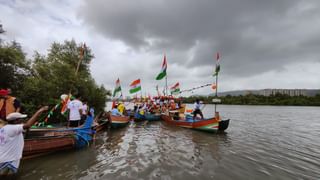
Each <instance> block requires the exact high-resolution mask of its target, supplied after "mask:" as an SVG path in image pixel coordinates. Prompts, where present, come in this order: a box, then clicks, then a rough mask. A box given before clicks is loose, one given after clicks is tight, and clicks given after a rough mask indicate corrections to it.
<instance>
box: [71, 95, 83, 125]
mask: <svg viewBox="0 0 320 180" xmlns="http://www.w3.org/2000/svg"><path fill="white" fill-rule="evenodd" d="M68 109H69V110H70V114H69V120H70V121H77V120H80V119H81V115H80V112H79V110H80V109H82V102H81V101H79V100H78V99H74V100H72V101H70V102H69V103H68Z"/></svg>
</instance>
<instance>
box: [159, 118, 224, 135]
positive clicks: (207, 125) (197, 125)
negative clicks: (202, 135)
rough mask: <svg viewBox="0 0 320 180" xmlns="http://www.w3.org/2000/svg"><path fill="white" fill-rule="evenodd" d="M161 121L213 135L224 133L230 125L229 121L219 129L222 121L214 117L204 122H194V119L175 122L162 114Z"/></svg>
mask: <svg viewBox="0 0 320 180" xmlns="http://www.w3.org/2000/svg"><path fill="white" fill-rule="evenodd" d="M161 119H162V120H164V121H165V122H167V123H169V124H172V125H175V126H179V127H184V128H189V129H195V130H199V131H205V132H211V133H214V132H218V131H224V130H225V129H227V128H228V125H229V120H227V122H223V123H222V124H223V127H221V128H219V126H220V125H221V122H222V121H220V120H218V119H216V118H214V117H213V118H209V119H204V120H192V119H187V120H186V119H179V120H174V119H173V118H172V117H171V116H169V115H164V114H162V115H161Z"/></svg>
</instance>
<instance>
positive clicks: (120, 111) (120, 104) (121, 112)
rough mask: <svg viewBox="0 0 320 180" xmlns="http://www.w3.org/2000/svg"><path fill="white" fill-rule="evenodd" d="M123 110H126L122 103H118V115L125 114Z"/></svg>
mask: <svg viewBox="0 0 320 180" xmlns="http://www.w3.org/2000/svg"><path fill="white" fill-rule="evenodd" d="M125 110H126V108H125V107H124V104H123V102H122V101H120V102H119V104H118V111H119V113H120V114H122V115H123V114H124V112H125Z"/></svg>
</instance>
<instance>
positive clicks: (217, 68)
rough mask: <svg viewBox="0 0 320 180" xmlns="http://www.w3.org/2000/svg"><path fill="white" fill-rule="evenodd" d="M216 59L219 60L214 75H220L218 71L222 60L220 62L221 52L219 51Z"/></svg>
mask: <svg viewBox="0 0 320 180" xmlns="http://www.w3.org/2000/svg"><path fill="white" fill-rule="evenodd" d="M216 59H217V61H216V68H215V70H214V72H213V74H212V76H217V75H218V73H219V72H220V62H219V59H220V54H219V52H217V56H216Z"/></svg>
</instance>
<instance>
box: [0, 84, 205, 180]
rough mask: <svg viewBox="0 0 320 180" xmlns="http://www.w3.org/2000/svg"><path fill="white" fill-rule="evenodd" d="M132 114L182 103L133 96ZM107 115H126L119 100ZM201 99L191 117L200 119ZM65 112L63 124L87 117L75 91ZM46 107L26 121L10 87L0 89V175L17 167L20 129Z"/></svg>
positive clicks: (181, 108)
mask: <svg viewBox="0 0 320 180" xmlns="http://www.w3.org/2000/svg"><path fill="white" fill-rule="evenodd" d="M133 103H134V109H133V112H134V113H139V114H141V115H144V114H146V113H151V114H160V113H163V112H166V111H168V110H169V111H177V112H180V113H184V110H185V105H184V104H182V103H181V100H180V99H179V98H174V97H171V96H169V97H164V96H163V97H153V98H141V99H138V98H136V99H134V100H133ZM112 106H113V107H112V110H111V114H112V115H115V116H124V115H128V111H127V110H126V107H125V104H124V102H123V101H119V102H118V103H115V102H114V103H113V105H112ZM200 107H201V102H200V101H199V100H196V102H195V104H194V109H193V118H195V117H196V116H197V115H198V114H199V115H200V116H201V118H203V114H202V112H201V108H200ZM67 109H68V111H69V115H68V123H67V127H71V128H73V127H79V126H81V124H83V123H84V121H85V120H86V118H87V115H88V110H89V107H88V104H87V102H86V101H83V102H82V101H81V96H80V95H79V94H76V95H75V96H73V97H72V98H70V100H69V99H68V102H67ZM47 110H48V106H44V107H41V108H40V109H39V110H38V111H37V112H36V113H35V114H34V115H33V116H32V117H31V118H30V119H29V120H27V121H24V122H25V123H23V120H25V119H26V118H27V115H26V114H22V113H20V111H21V102H20V101H19V100H18V99H17V98H16V97H14V96H12V92H11V90H10V89H1V90H0V176H3V175H10V174H15V173H16V172H17V170H18V168H19V164H20V159H21V158H22V152H23V146H24V139H23V132H24V130H26V129H29V128H30V127H31V126H32V125H33V124H34V123H35V122H36V121H38V120H39V119H38V118H39V116H40V114H41V113H43V112H44V111H47ZM181 111H182V112H181ZM131 112H132V111H131Z"/></svg>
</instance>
